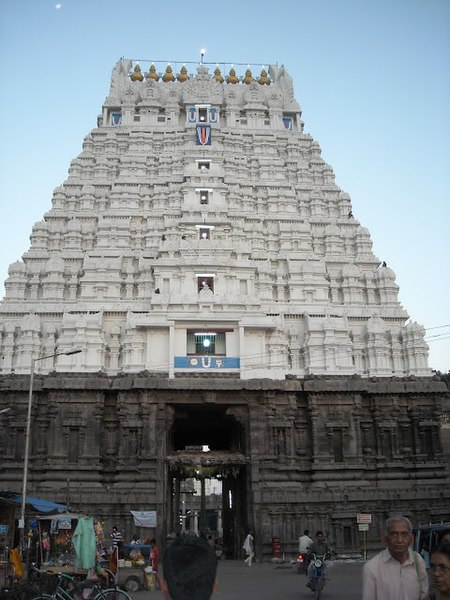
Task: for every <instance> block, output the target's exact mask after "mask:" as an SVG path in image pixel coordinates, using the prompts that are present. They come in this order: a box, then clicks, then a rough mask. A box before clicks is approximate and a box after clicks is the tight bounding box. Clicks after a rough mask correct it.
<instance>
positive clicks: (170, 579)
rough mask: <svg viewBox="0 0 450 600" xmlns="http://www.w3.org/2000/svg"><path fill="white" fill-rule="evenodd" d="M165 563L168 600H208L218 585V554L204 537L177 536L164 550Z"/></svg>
mask: <svg viewBox="0 0 450 600" xmlns="http://www.w3.org/2000/svg"><path fill="white" fill-rule="evenodd" d="M162 566H163V578H162V579H161V591H162V593H163V595H164V598H165V600H193V599H194V598H195V599H199V600H200V599H202V600H209V599H210V598H211V596H212V593H213V591H214V590H215V589H216V588H217V580H216V571H217V558H216V553H215V552H214V548H212V546H211V545H210V544H208V542H207V541H206V540H205V539H203V538H200V537H196V536H193V535H180V536H179V537H177V538H176V539H175V540H174V541H173V542H172V544H171V545H170V546H169V547H168V548H167V550H166V551H165V553H164V556H163V562H162Z"/></svg>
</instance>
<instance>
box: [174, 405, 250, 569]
mask: <svg viewBox="0 0 450 600" xmlns="http://www.w3.org/2000/svg"><path fill="white" fill-rule="evenodd" d="M231 412H232V411H231V410H229V407H227V406H222V405H217V404H207V403H204V404H190V405H183V406H175V407H174V415H173V421H172V427H171V429H170V434H169V438H168V448H167V461H168V468H167V477H168V486H167V488H166V489H167V492H168V496H167V500H166V514H167V518H166V523H167V527H168V530H167V533H172V532H173V533H174V534H179V533H181V532H184V531H187V532H190V533H194V534H197V535H203V536H205V537H207V538H208V539H209V540H210V541H211V543H214V544H216V545H217V546H220V551H221V552H222V553H223V555H224V556H226V557H227V558H240V557H241V547H242V542H243V539H244V537H245V533H246V531H245V530H246V528H247V510H248V508H249V506H248V499H247V491H246V490H247V472H248V471H247V467H246V465H245V448H244V445H245V436H244V428H243V426H242V425H241V423H240V422H239V421H238V420H237V419H236V418H235V416H234V415H233V414H230V413H231ZM211 490H212V492H211Z"/></svg>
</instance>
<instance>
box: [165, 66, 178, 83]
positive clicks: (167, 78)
mask: <svg viewBox="0 0 450 600" xmlns="http://www.w3.org/2000/svg"><path fill="white" fill-rule="evenodd" d="M162 80H163V81H175V75H174V74H173V71H172V67H171V66H170V65H167V67H166V72H165V73H164V75H163V78H162Z"/></svg>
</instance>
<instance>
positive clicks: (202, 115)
mask: <svg viewBox="0 0 450 600" xmlns="http://www.w3.org/2000/svg"><path fill="white" fill-rule="evenodd" d="M207 119H208V109H206V108H199V109H198V120H199V121H200V123H206V121H207Z"/></svg>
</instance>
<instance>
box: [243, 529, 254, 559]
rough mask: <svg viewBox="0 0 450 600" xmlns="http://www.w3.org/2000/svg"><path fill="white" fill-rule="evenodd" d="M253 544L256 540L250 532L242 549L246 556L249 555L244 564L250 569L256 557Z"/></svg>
mask: <svg viewBox="0 0 450 600" xmlns="http://www.w3.org/2000/svg"><path fill="white" fill-rule="evenodd" d="M253 542H254V538H253V536H252V534H251V533H250V532H248V534H247V537H246V538H245V540H244V544H243V546H242V547H243V548H244V550H245V554H246V555H247V558H246V559H245V560H244V562H245V563H246V565H247V566H249V567H251V566H252V561H253V557H254V556H255V550H254V545H253Z"/></svg>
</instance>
